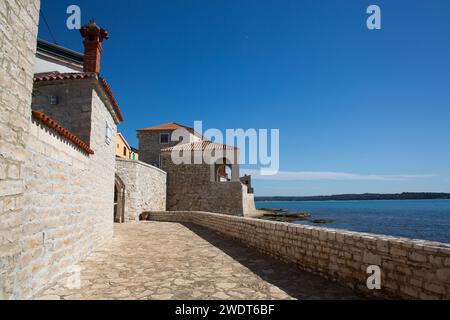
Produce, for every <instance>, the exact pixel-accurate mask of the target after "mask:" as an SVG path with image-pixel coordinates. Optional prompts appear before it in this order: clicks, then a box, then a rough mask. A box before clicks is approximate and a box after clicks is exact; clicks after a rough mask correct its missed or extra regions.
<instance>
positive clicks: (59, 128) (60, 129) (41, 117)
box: [31, 110, 94, 154]
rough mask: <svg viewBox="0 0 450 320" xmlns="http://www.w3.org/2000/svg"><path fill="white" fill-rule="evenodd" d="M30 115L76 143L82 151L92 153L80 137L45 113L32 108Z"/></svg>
mask: <svg viewBox="0 0 450 320" xmlns="http://www.w3.org/2000/svg"><path fill="white" fill-rule="evenodd" d="M31 114H32V116H33V117H34V118H35V119H38V120H39V121H41V122H42V123H43V124H44V125H46V126H47V127H49V128H51V129H53V130H55V131H56V132H57V133H58V134H60V135H61V136H63V137H64V138H66V139H68V140H70V141H71V142H73V143H74V144H75V145H77V146H78V147H79V148H81V149H82V150H83V151H84V152H86V153H88V154H94V151H93V150H92V149H91V148H90V147H89V146H88V145H87V144H86V143H85V142H84V141H83V140H81V139H80V138H78V137H77V136H76V135H74V134H73V133H72V132H70V131H69V130H67V129H66V128H64V127H63V126H61V125H60V124H59V123H57V122H56V121H55V120H53V119H52V118H50V117H49V116H47V115H46V114H45V113H43V112H41V111H36V110H32V111H31Z"/></svg>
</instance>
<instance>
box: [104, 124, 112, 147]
mask: <svg viewBox="0 0 450 320" xmlns="http://www.w3.org/2000/svg"><path fill="white" fill-rule="evenodd" d="M105 131H106V132H105V142H106V144H108V145H109V144H110V143H111V142H112V136H113V131H112V127H111V126H110V125H109V123H108V122H106V130H105Z"/></svg>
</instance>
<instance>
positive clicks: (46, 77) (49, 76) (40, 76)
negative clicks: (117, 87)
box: [34, 72, 123, 121]
mask: <svg viewBox="0 0 450 320" xmlns="http://www.w3.org/2000/svg"><path fill="white" fill-rule="evenodd" d="M88 78H93V79H97V80H99V82H100V84H101V85H102V87H103V89H104V90H105V92H106V94H107V95H108V97H109V98H110V99H111V103H112V105H113V108H114V111H115V112H116V114H117V117H118V118H119V120H120V121H123V114H122V111H120V108H119V105H118V104H117V100H116V98H114V94H113V92H112V90H111V87H110V85H109V84H108V83H107V82H106V80H105V79H103V78H102V77H100V76H99V75H98V74H97V73H95V72H73V73H59V72H46V73H37V74H35V75H34V81H35V82H41V81H55V80H77V79H88Z"/></svg>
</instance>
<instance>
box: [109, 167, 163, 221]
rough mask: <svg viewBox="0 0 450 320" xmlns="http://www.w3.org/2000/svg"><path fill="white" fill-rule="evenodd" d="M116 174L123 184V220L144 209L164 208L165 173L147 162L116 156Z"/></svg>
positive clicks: (137, 217)
mask: <svg viewBox="0 0 450 320" xmlns="http://www.w3.org/2000/svg"><path fill="white" fill-rule="evenodd" d="M116 175H117V176H118V177H119V178H120V179H121V180H122V182H123V183H124V184H125V221H138V220H139V215H140V214H141V213H142V212H145V211H164V210H166V176H167V174H166V173H165V172H164V171H162V170H160V169H158V168H156V167H154V166H151V165H149V164H146V163H143V162H140V161H133V160H126V159H121V158H116Z"/></svg>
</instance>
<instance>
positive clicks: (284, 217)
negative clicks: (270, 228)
mask: <svg viewBox="0 0 450 320" xmlns="http://www.w3.org/2000/svg"><path fill="white" fill-rule="evenodd" d="M257 211H258V214H257V215H255V218H257V219H262V220H269V221H279V222H294V221H308V222H311V223H313V224H326V223H332V222H335V221H336V220H333V219H311V214H310V213H307V212H289V210H287V209H280V208H262V209H259V210H257Z"/></svg>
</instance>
